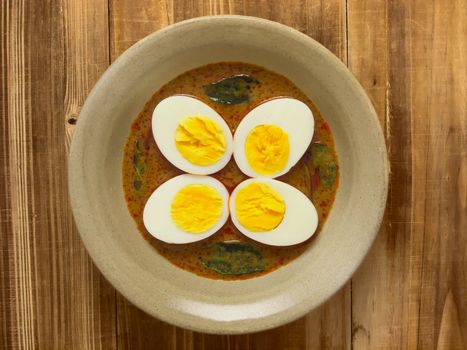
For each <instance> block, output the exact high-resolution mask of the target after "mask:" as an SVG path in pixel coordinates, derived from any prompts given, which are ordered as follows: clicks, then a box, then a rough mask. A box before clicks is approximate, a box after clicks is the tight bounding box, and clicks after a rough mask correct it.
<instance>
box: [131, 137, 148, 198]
mask: <svg viewBox="0 0 467 350" xmlns="http://www.w3.org/2000/svg"><path fill="white" fill-rule="evenodd" d="M133 168H134V169H135V179H134V181H133V187H134V188H135V190H137V191H140V190H141V188H142V187H143V175H144V171H145V168H144V154H143V150H142V149H141V145H140V142H139V140H136V142H135V153H134V154H133Z"/></svg>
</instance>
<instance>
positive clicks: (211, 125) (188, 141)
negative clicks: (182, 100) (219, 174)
mask: <svg viewBox="0 0 467 350" xmlns="http://www.w3.org/2000/svg"><path fill="white" fill-rule="evenodd" d="M175 146H176V147H177V149H178V151H179V152H180V153H181V155H182V156H183V158H185V159H186V160H188V161H189V162H190V163H192V164H195V165H200V166H207V165H212V164H215V163H216V162H217V161H219V159H221V158H222V157H223V155H224V154H225V149H226V147H227V143H226V140H225V135H224V132H223V130H222V129H221V127H220V126H219V125H218V124H217V123H216V122H215V121H213V120H211V119H209V118H208V117H204V116H200V115H197V116H191V117H187V118H185V119H183V120H181V121H180V122H179V124H178V126H177V129H176V131H175Z"/></svg>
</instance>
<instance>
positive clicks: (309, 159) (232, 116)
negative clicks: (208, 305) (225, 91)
mask: <svg viewBox="0 0 467 350" xmlns="http://www.w3.org/2000/svg"><path fill="white" fill-rule="evenodd" d="M234 76H240V77H242V79H243V80H244V81H245V84H244V85H242V86H245V87H246V90H245V91H246V92H245V93H244V94H243V95H238V96H240V97H242V99H239V100H238V101H236V103H233V104H223V103H220V102H222V101H219V98H218V95H217V96H216V95H215V91H214V92H213V88H212V85H209V84H212V83H215V82H218V81H221V80H222V79H226V78H227V79H229V77H234ZM247 79H250V80H251V81H248V80H247ZM251 82H254V83H251ZM206 86H208V89H206ZM175 94H186V95H192V96H194V97H196V98H198V99H200V100H201V101H203V102H204V103H206V104H208V105H209V106H210V107H212V108H213V109H214V110H216V111H217V112H218V113H219V114H220V115H221V116H222V117H223V118H224V119H225V121H226V123H227V124H228V126H229V128H230V129H231V131H232V134H233V133H234V132H235V128H236V126H237V125H238V123H239V122H240V121H241V119H242V118H243V117H244V116H245V115H246V114H247V113H248V112H249V111H250V110H252V109H253V108H254V107H255V106H257V105H259V104H260V103H262V102H264V101H265V100H268V99H271V98H274V97H278V96H287V97H292V98H295V99H298V100H300V101H302V102H304V103H305V104H307V105H308V106H309V108H310V109H311V110H312V112H313V115H314V119H315V132H314V136H313V140H312V143H311V145H310V147H309V148H308V150H307V152H306V153H305V155H304V156H303V157H302V159H301V160H300V161H299V162H298V163H297V164H296V165H295V166H294V167H293V168H292V169H291V170H290V171H289V172H288V173H287V174H285V175H283V176H281V177H279V178H277V180H280V181H283V182H286V183H288V184H290V185H292V186H294V187H295V188H297V189H299V190H301V191H302V192H303V193H304V194H305V195H307V196H308V197H309V198H310V199H311V201H312V202H313V204H314V205H315V207H316V209H317V211H318V217H319V225H318V229H317V232H316V233H315V234H314V236H312V238H310V239H309V240H308V241H306V242H304V243H301V244H298V245H295V246H290V247H273V246H267V245H264V244H261V243H258V242H256V241H252V240H250V239H248V238H247V237H245V236H244V235H242V234H241V233H240V232H239V231H238V230H237V229H236V228H235V226H234V225H233V223H232V222H231V221H230V219H229V220H228V221H227V223H226V224H225V225H224V226H223V227H222V229H221V230H220V231H219V232H217V233H216V234H214V235H213V236H211V237H210V238H208V239H206V240H203V241H199V242H195V243H190V244H180V245H176V244H168V243H165V242H162V241H159V240H157V239H156V238H154V237H153V236H151V235H150V234H149V233H148V232H147V231H146V229H145V227H144V224H143V209H144V206H145V203H146V201H147V199H148V198H149V196H150V195H151V194H152V192H153V191H154V190H155V189H156V188H157V187H158V186H160V185H161V184H162V183H164V182H165V181H167V180H169V179H171V178H173V177H175V176H177V175H180V174H182V173H183V172H182V171H180V170H179V169H177V168H176V167H174V166H173V165H172V164H171V163H170V162H169V161H168V160H167V159H166V158H164V156H163V155H162V154H161V153H160V151H159V149H158V148H157V146H156V143H155V141H154V137H153V134H152V129H151V118H152V112H153V110H154V108H155V106H156V105H157V104H158V103H159V102H160V101H161V100H163V99H164V98H166V97H169V96H171V95H175ZM213 96H214V97H213ZM238 96H237V98H238ZM245 96H246V97H245ZM221 97H222V96H221ZM291 137H293V135H291ZM212 176H213V177H215V178H217V179H218V180H220V181H221V182H222V183H223V184H224V185H225V186H226V187H227V189H228V190H229V191H230V192H231V191H232V190H233V189H234V188H235V186H236V185H237V184H239V183H240V182H242V181H243V180H246V179H247V177H246V176H245V175H244V174H243V173H242V172H241V171H240V170H239V169H238V167H237V165H236V164H235V161H234V159H233V158H232V159H231V160H230V162H229V163H228V164H227V166H226V167H225V168H224V169H222V170H221V171H219V172H218V173H215V174H213V175H212ZM338 182H339V166H338V159H337V155H336V151H335V145H334V141H333V137H332V133H331V130H330V128H329V125H328V124H327V123H326V121H325V120H324V118H323V117H322V115H321V114H320V112H319V110H318V109H317V108H316V106H315V105H314V104H313V102H312V101H311V100H310V99H309V98H308V97H307V96H306V95H305V94H304V93H303V92H302V91H300V90H299V89H298V87H297V86H295V85H294V84H293V83H292V82H291V81H290V80H288V79H287V78H285V77H283V76H281V75H279V74H277V73H274V72H271V71H269V70H266V69H264V68H261V67H258V66H255V65H250V64H245V63H236V62H235V63H230V62H221V63H214V64H210V65H206V66H203V67H200V68H196V69H193V70H191V71H188V72H186V73H183V74H181V75H180V76H178V77H176V78H175V79H173V80H172V81H170V82H168V83H167V84H166V85H164V86H163V87H162V88H161V89H159V90H158V91H157V92H156V93H155V94H154V95H153V96H152V97H151V99H150V100H149V101H148V102H147V103H146V105H145V107H144V109H143V110H142V111H141V112H140V113H139V114H138V116H137V117H136V119H135V120H134V122H133V123H132V126H131V129H130V132H129V136H128V139H127V142H126V145H125V149H124V157H123V189H124V193H125V198H126V202H127V205H128V210H129V212H130V214H131V215H132V217H133V218H134V220H135V222H136V225H137V227H138V230H139V231H140V232H141V234H142V235H143V236H144V237H145V238H146V239H147V240H148V241H149V242H150V243H151V245H153V246H154V248H155V249H156V250H157V251H158V252H159V254H161V255H162V256H164V257H165V258H166V259H168V260H169V261H170V262H171V263H173V264H174V265H176V266H178V267H180V268H182V269H185V270H188V271H190V272H193V273H195V274H197V275H200V276H204V277H208V278H213V279H226V280H236V279H246V278H251V277H256V276H260V275H263V274H266V273H269V272H271V271H274V270H275V269H277V268H279V267H281V266H282V265H285V264H287V263H289V262H290V261H292V260H293V259H295V258H296V257H298V256H299V255H300V254H302V253H303V252H304V251H305V250H306V249H307V248H308V247H309V246H310V244H312V241H313V237H315V236H316V235H317V234H318V233H319V231H321V229H322V227H323V225H324V223H325V221H326V218H327V217H328V215H329V212H330V210H331V207H332V204H333V202H334V198H335V195H336V190H337V187H338ZM291 210H293V208H292V209H291ZM223 242H235V243H223ZM219 252H221V253H222V254H223V257H224V260H225V259H226V260H225V264H223V265H222V266H220V265H219V264H215V262H216V260H213V259H212V257H213V256H214V255H216V254H219ZM229 259H230V260H229ZM226 266H230V267H229V268H227V267H226ZM232 271H234V272H232Z"/></svg>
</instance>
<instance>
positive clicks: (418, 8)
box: [348, 0, 467, 349]
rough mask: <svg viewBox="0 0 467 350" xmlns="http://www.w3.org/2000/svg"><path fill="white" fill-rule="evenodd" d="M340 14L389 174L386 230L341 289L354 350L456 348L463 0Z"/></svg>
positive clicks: (367, 4) (376, 5)
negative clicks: (348, 304)
mask: <svg viewBox="0 0 467 350" xmlns="http://www.w3.org/2000/svg"><path fill="white" fill-rule="evenodd" d="M348 8H349V12H348V26H349V48H350V49H349V64H350V67H351V69H352V71H353V72H354V74H355V75H356V76H357V78H358V79H359V80H360V82H362V84H363V86H364V87H365V88H366V90H367V91H368V92H369V94H370V97H371V98H372V100H373V102H374V103H375V106H376V109H377V112H378V114H379V116H380V120H381V123H382V125H383V128H384V130H385V133H386V139H387V143H388V147H389V154H390V161H391V168H392V172H391V189H390V196H389V200H388V208H387V213H386V218H385V223H384V225H383V228H382V230H381V233H380V235H379V237H378V239H377V241H376V243H375V246H374V247H373V249H372V251H371V253H370V255H369V257H368V258H367V259H366V261H365V263H364V264H363V266H362V267H361V268H360V270H359V272H358V273H357V274H356V275H355V276H354V278H353V281H352V316H353V330H352V331H353V346H354V347H355V348H359V349H360V348H367V349H389V348H417V347H419V348H422V349H425V348H427V349H430V348H437V347H438V348H445V349H461V348H466V347H467V343H466V339H465V334H467V332H466V331H467V322H466V315H467V310H466V302H467V294H466V290H467V288H466V285H467V279H466V277H465V276H466V273H467V260H466V257H467V244H466V237H465V233H466V231H465V229H466V227H467V224H466V215H465V214H466V198H467V188H466V181H467V176H466V175H467V170H466V153H465V151H466V144H465V136H466V127H467V123H466V121H467V118H466V111H465V107H466V105H465V96H466V91H465V81H466V68H465V67H466V52H467V48H466V40H465V38H466V37H467V30H466V29H467V27H466V21H465V18H467V16H466V3H465V1H449V2H446V1H441V0H439V1H433V2H429V3H427V2H422V1H416V0H414V1H407V2H402V1H396V2H385V1H360V0H358V1H357V0H350V1H349V3H348Z"/></svg>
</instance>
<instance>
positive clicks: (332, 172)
mask: <svg viewBox="0 0 467 350" xmlns="http://www.w3.org/2000/svg"><path fill="white" fill-rule="evenodd" d="M311 159H312V162H313V166H314V167H315V168H317V169H319V176H320V179H321V181H322V182H323V183H324V185H325V186H326V187H331V186H332V185H333V184H334V182H335V181H336V177H337V165H336V162H335V161H334V159H333V157H332V153H331V150H330V149H329V147H328V146H326V145H325V144H322V143H314V144H312V145H311Z"/></svg>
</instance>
